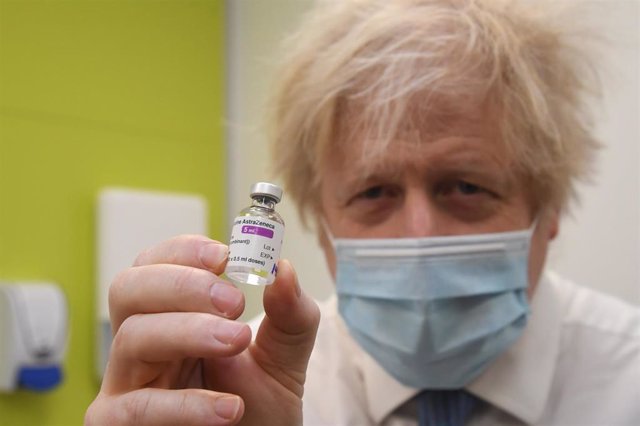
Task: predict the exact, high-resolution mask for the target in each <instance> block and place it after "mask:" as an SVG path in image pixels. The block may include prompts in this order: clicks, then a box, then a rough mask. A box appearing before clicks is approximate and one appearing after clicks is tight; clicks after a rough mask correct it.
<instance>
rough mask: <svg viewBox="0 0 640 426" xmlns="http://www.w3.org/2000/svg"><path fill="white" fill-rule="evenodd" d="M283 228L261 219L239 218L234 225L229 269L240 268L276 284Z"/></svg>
mask: <svg viewBox="0 0 640 426" xmlns="http://www.w3.org/2000/svg"><path fill="white" fill-rule="evenodd" d="M283 236H284V226H282V224H280V223H278V222H274V221H273V220H269V219H266V218H264V217H260V216H239V217H237V218H236V219H235V221H234V222H233V228H232V230H231V240H230V241H229V260H228V262H227V268H229V267H241V268H247V269H250V273H251V274H254V275H258V276H259V277H262V278H264V279H266V281H267V282H273V280H274V279H275V276H276V270H277V268H276V264H277V262H278V259H279V258H280V248H281V247H282V237H283Z"/></svg>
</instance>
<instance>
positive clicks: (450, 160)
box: [86, 0, 640, 425]
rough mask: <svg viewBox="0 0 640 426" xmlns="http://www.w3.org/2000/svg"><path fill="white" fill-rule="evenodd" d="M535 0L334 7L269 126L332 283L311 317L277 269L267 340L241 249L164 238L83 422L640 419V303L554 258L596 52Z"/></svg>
mask: <svg viewBox="0 0 640 426" xmlns="http://www.w3.org/2000/svg"><path fill="white" fill-rule="evenodd" d="M535 6H536V4H534V5H533V6H532V5H531V4H529V5H527V4H521V3H516V2H513V1H500V0H476V1H471V0H399V1H393V2H391V1H382V0H349V1H341V2H323V3H322V4H321V5H320V6H319V7H318V9H317V10H316V11H315V12H314V14H313V15H312V16H311V17H310V19H309V20H308V21H307V22H305V24H304V25H303V26H302V30H301V31H300V33H299V34H296V36H295V37H294V38H292V41H291V43H292V44H291V45H290V46H288V47H287V52H288V57H287V59H286V60H285V64H284V67H283V72H282V73H281V76H280V77H281V78H280V85H279V89H278V90H277V91H276V96H275V97H274V100H273V107H272V112H273V119H272V120H271V122H272V123H273V126H274V128H273V134H272V139H273V142H274V148H275V152H276V153H277V157H276V158H277V160H276V166H277V168H278V169H279V170H280V171H281V172H282V175H283V177H284V180H285V183H286V185H287V190H288V194H289V195H290V196H291V197H292V198H293V199H294V200H295V202H296V203H297V204H298V207H299V209H300V212H301V214H302V215H303V216H304V217H306V218H307V220H311V221H313V223H314V224H316V225H317V229H318V234H319V236H320V241H321V244H322V246H323V248H324V250H325V254H326V258H327V263H328V266H329V268H330V270H331V272H332V274H333V276H334V278H335V281H336V293H337V297H335V298H333V299H332V300H330V301H329V302H328V303H327V304H325V305H323V306H322V308H321V310H322V320H321V321H319V311H318V307H317V306H316V305H315V303H314V302H313V301H311V300H310V299H309V298H308V297H307V296H305V295H304V293H303V292H302V291H301V289H300V286H299V284H298V282H297V279H296V277H295V273H294V271H293V268H292V267H291V265H290V264H289V263H288V262H287V261H282V262H280V264H279V272H278V277H277V280H276V282H275V283H274V284H273V285H272V286H269V287H268V288H267V289H266V290H265V295H264V307H265V314H266V315H265V317H264V319H262V321H261V323H260V325H259V330H257V332H256V334H255V340H254V341H253V342H252V339H251V332H250V330H249V328H248V326H246V325H244V324H241V323H239V322H237V321H234V320H235V319H236V318H237V317H238V316H239V315H240V313H241V312H242V309H243V304H244V302H243V298H242V294H241V293H240V291H239V290H237V289H236V288H235V287H233V286H232V285H230V284H229V283H228V282H225V281H224V280H223V279H222V278H219V274H220V273H221V272H222V271H223V270H224V265H225V261H226V256H227V248H226V246H224V245H223V244H220V243H216V242H213V241H210V240H208V239H206V238H204V237H197V236H182V237H178V238H175V239H173V240H170V241H167V242H165V243H162V244H160V245H158V246H156V247H153V248H151V249H149V250H148V251H146V252H144V253H142V254H141V255H140V256H139V257H138V259H137V260H136V261H135V263H134V266H133V267H132V268H129V269H127V270H125V271H123V272H122V274H120V276H119V277H117V278H116V279H115V281H114V283H113V285H112V288H111V293H110V307H111V318H112V322H113V331H114V335H115V338H114V343H113V350H112V353H111V357H110V362H109V366H108V368H107V372H106V374H105V378H104V382H103V385H102V389H101V391H100V394H99V395H98V397H97V398H96V400H95V401H94V403H93V404H92V406H91V407H90V409H89V410H88V412H87V417H86V423H87V424H153V425H162V424H167V425H169V424H171V425H173V424H194V425H198V424H216V425H226V424H236V423H242V424H283V425H291V424H301V423H303V422H304V424H307V425H346V424H352V425H367V424H384V425H401V424H402V425H403V424H416V423H419V424H429V425H441V424H452V425H462V424H471V425H483V424H486V425H496V424H534V425H547V424H556V425H568V424H576V425H577V424H580V425H586V424H594V425H604V424H607V425H610V424H629V425H630V424H637V423H638V421H639V419H640V409H639V408H638V406H637V405H638V404H637V402H638V386H637V383H640V314H639V313H638V310H637V309H635V308H632V307H630V306H627V305H625V304H623V303H622V302H618V301H614V300H612V299H610V298H608V297H605V296H603V295H599V294H596V293H594V292H591V291H589V290H586V289H582V288H579V287H577V286H575V285H574V284H572V283H570V282H567V281H565V280H563V279H560V278H559V277H557V276H554V275H553V274H551V273H550V272H545V270H544V263H545V257H546V253H547V249H548V245H549V242H550V241H551V240H552V239H553V238H554V237H555V235H556V234H557V232H558V227H559V219H560V216H561V214H562V212H563V211H564V210H565V209H566V207H567V205H568V203H569V201H570V199H571V197H572V195H573V193H574V185H575V182H576V180H578V179H580V178H583V177H584V176H586V174H587V172H588V170H589V166H590V163H591V160H592V156H593V151H594V150H595V148H596V147H597V143H596V141H595V140H594V138H593V136H592V135H591V128H590V127H589V125H588V123H589V121H588V117H586V116H585V114H584V111H583V105H584V97H585V93H586V92H587V91H588V90H589V89H590V88H591V87H592V86H591V85H590V83H589V82H590V79H589V74H585V73H586V72H587V71H588V70H589V67H588V63H587V62H584V61H583V59H582V56H581V54H580V51H579V49H577V48H576V47H575V46H573V45H572V44H571V43H570V42H569V40H570V37H569V36H568V34H565V30H564V27H563V25H564V24H561V23H560V24H558V23H557V22H556V21H554V20H552V19H550V15H544V14H542V11H541V10H538V9H537V8H536V7H535ZM318 324H319V327H318ZM316 333H317V339H316ZM314 342H315V348H314ZM312 349H313V351H312ZM305 380H306V383H305ZM303 390H304V405H303V403H302V402H303Z"/></svg>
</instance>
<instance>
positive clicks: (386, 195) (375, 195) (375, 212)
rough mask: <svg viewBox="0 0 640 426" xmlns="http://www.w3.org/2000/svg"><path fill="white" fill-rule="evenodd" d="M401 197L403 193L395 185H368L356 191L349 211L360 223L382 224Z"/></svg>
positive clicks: (351, 199)
mask: <svg viewBox="0 0 640 426" xmlns="http://www.w3.org/2000/svg"><path fill="white" fill-rule="evenodd" d="M400 197H401V191H400V189H399V188H398V187H396V186H395V185H390V184H373V185H367V186H364V187H363V188H361V189H357V190H356V191H354V193H353V196H352V197H351V198H350V200H349V202H348V203H347V211H348V213H349V214H350V215H351V216H352V217H353V218H354V219H357V220H358V221H359V222H363V223H374V222H380V221H382V220H383V219H384V218H385V217H387V216H388V215H389V214H390V213H391V212H392V211H393V209H394V207H395V206H396V205H397V202H398V200H399V199H400Z"/></svg>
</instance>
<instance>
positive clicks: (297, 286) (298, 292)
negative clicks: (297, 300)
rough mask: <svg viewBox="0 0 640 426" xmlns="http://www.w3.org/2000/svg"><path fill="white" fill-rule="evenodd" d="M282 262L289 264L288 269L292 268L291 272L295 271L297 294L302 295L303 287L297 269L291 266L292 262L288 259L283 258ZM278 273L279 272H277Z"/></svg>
mask: <svg viewBox="0 0 640 426" xmlns="http://www.w3.org/2000/svg"><path fill="white" fill-rule="evenodd" d="M281 262H282V263H286V264H287V269H290V270H291V272H292V273H293V282H294V284H295V286H296V288H295V290H296V296H298V297H300V296H301V295H302V289H301V288H300V282H299V281H298V274H297V273H296V271H295V269H293V267H292V266H291V263H289V261H288V260H286V259H283V260H281ZM276 274H277V272H276Z"/></svg>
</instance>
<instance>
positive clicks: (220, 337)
mask: <svg viewBox="0 0 640 426" xmlns="http://www.w3.org/2000/svg"><path fill="white" fill-rule="evenodd" d="M245 327H246V325H245V324H242V323H240V322H236V321H222V322H220V323H219V324H218V326H217V327H216V329H215V330H214V332H213V337H214V338H215V339H216V340H217V341H219V342H220V343H223V344H225V345H230V344H232V343H233V342H234V341H235V340H236V337H238V335H239V334H240V333H241V332H242V331H243V330H244V329H245Z"/></svg>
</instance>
